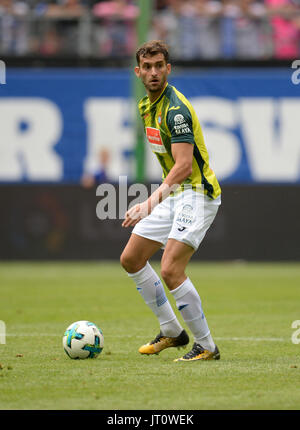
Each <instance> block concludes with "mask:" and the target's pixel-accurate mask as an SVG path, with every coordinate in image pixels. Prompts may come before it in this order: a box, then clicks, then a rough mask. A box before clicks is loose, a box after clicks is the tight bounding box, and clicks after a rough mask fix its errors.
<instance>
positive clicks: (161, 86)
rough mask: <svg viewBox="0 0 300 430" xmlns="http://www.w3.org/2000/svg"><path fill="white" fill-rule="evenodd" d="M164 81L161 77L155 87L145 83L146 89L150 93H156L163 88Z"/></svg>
mask: <svg viewBox="0 0 300 430" xmlns="http://www.w3.org/2000/svg"><path fill="white" fill-rule="evenodd" d="M165 83H166V79H163V80H162V81H161V83H160V84H159V86H157V87H156V88H152V87H150V85H149V84H148V85H145V87H146V89H147V90H148V91H149V92H150V93H157V92H159V91H161V90H162V89H163V87H164V86H165Z"/></svg>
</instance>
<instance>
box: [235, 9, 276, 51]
mask: <svg viewBox="0 0 300 430" xmlns="http://www.w3.org/2000/svg"><path fill="white" fill-rule="evenodd" d="M269 33H270V32H269V25H268V23H267V21H266V8H265V6H264V4H263V3H261V2H259V1H257V0H240V2H239V13H238V16H237V17H236V21H235V48H236V56H237V57H238V58H249V59H251V58H252V59H255V58H265V57H269V56H271V52H270V40H269V39H268V38H269Z"/></svg>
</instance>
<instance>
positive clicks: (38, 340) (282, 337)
mask: <svg viewBox="0 0 300 430" xmlns="http://www.w3.org/2000/svg"><path fill="white" fill-rule="evenodd" d="M154 267H155V268H156V269H158V270H159V266H158V265H157V264H154ZM187 273H188V275H189V276H190V277H191V279H192V280H193V282H194V284H195V286H196V287H197V289H198V291H199V294H200V296H201V299H202V305H203V309H204V312H205V314H206V317H207V320H208V323H209V326H210V329H211V332H212V334H213V337H214V339H215V341H216V343H217V344H218V346H219V349H220V352H221V360H220V361H209V362H203V363H202V362H195V363H174V362H173V360H174V359H175V358H177V357H179V356H180V355H182V353H183V352H187V351H188V350H189V347H190V346H191V345H192V341H191V342H190V344H189V347H188V349H185V350H180V351H178V350H177V349H176V348H170V349H168V350H165V351H163V352H162V353H161V354H160V355H158V356H156V355H155V356H151V357H148V356H141V355H140V354H139V353H138V352H137V350H138V348H139V346H140V345H141V344H143V343H145V342H147V341H149V340H151V339H152V338H154V337H155V335H156V334H157V333H158V331H159V327H158V324H157V322H156V319H155V318H154V317H153V316H152V313H151V311H150V310H149V309H148V308H147V307H146V305H145V304H144V303H143V300H142V298H141V297H140V295H139V294H138V292H137V291H136V289H135V286H134V284H133V283H132V281H131V280H130V279H129V278H128V277H127V275H126V273H125V272H124V271H123V269H122V268H121V267H120V265H119V264H117V263H107V262H100V263H96V262H88V263H79V262H68V263H53V262H49V263H18V262H16V263H1V264H0V294H1V296H0V320H2V321H4V322H5V324H6V343H5V344H0V409H31V410H36V409H99V410H140V409H143V410H201V409H212V410H216V409H227V410H228V409H231V410H235V409H248V410H253V409H268V410H271V409H272V410H273V409H280V410H286V409H299V405H300V343H299V344H295V343H293V342H292V340H291V338H292V334H293V332H295V329H293V328H292V327H291V325H292V323H293V321H295V320H300V306H299V303H300V264H296V263H295V264H292V263H286V264H281V263H276V264H275V263H274V264H255V263H196V262H193V263H191V264H190V266H189V268H188V272H187ZM167 296H168V297H169V299H170V302H171V304H172V305H173V307H174V305H175V303H174V300H173V297H171V295H170V294H169V292H167ZM176 313H177V315H179V313H178V311H177V310H176ZM84 319H86V320H90V321H93V322H95V323H96V324H97V325H98V326H99V327H101V329H102V330H103V332H104V338H105V344H104V349H103V351H102V353H101V354H100V356H99V357H98V358H97V359H88V360H71V359H70V358H68V357H67V355H66V354H65V352H64V351H63V348H62V336H63V334H64V331H65V329H66V327H67V326H68V325H69V324H70V323H72V322H74V321H77V320H84ZM179 319H180V321H181V322H182V319H181V317H180V315H179ZM182 324H183V326H184V327H185V328H187V327H186V326H185V324H184V323H183V322H182ZM298 338H300V336H298ZM2 339H3V337H2Z"/></svg>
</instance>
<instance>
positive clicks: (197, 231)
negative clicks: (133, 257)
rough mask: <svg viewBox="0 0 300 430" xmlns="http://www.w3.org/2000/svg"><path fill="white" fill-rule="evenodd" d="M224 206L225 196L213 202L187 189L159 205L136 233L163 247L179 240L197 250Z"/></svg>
mask: <svg viewBox="0 0 300 430" xmlns="http://www.w3.org/2000/svg"><path fill="white" fill-rule="evenodd" d="M220 204H221V196H218V197H217V198H216V199H214V200H212V199H210V198H209V197H207V196H206V195H204V194H201V193H199V192H196V191H193V190H192V189H189V190H185V191H183V192H182V193H180V194H178V195H176V196H172V197H168V198H166V199H165V200H164V201H163V202H161V203H160V204H159V205H157V206H156V207H155V208H154V209H153V211H152V212H151V214H150V215H148V216H147V217H146V218H143V219H142V220H141V221H139V222H138V223H137V224H136V226H135V227H134V229H133V231H132V233H134V234H137V235H138V236H142V237H145V238H146V239H150V240H154V241H156V242H159V243H161V244H162V247H164V246H165V245H166V243H167V241H168V239H176V240H178V241H179V242H183V243H186V244H187V245H189V246H191V247H192V248H194V249H195V250H196V249H198V247H199V245H200V243H201V242H202V240H203V239H204V236H205V234H206V232H207V230H208V229H209V227H210V225H211V224H212V222H213V220H214V218H215V216H216V214H217V212H218V208H219V206H220Z"/></svg>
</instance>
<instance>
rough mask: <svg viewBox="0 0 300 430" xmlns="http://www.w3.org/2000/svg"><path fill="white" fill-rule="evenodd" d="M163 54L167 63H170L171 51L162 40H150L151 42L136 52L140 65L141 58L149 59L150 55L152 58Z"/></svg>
mask: <svg viewBox="0 0 300 430" xmlns="http://www.w3.org/2000/svg"><path fill="white" fill-rule="evenodd" d="M159 53H161V54H163V56H164V58H165V60H166V63H168V62H169V50H168V46H167V45H166V44H165V43H164V42H163V41H162V40H150V42H146V43H144V44H143V45H142V46H140V47H139V48H138V50H137V51H136V54H135V56H136V62H137V64H138V65H140V57H147V56H148V55H150V57H152V56H153V55H156V54H159Z"/></svg>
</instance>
